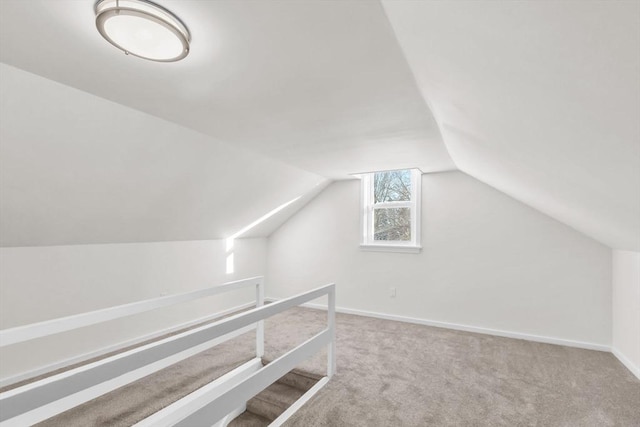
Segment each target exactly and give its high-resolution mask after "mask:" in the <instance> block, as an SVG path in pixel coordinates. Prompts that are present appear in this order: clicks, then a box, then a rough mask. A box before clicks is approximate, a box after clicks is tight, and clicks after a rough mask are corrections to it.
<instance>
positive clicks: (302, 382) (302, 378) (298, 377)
mask: <svg viewBox="0 0 640 427" xmlns="http://www.w3.org/2000/svg"><path fill="white" fill-rule="evenodd" d="M321 378H322V376H320V375H315V374H310V373H308V372H304V371H298V370H296V369H294V370H293V371H291V372H289V373H287V374H285V375H284V376H283V377H282V378H280V379H279V380H278V382H279V383H280V384H285V385H288V386H290V387H294V388H297V389H298V390H302V391H303V392H307V391H309V390H310V389H311V387H313V386H314V385H316V383H317V382H318V381H319V380H320V379H321Z"/></svg>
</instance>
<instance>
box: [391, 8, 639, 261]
mask: <svg viewBox="0 0 640 427" xmlns="http://www.w3.org/2000/svg"><path fill="white" fill-rule="evenodd" d="M383 4H384V7H385V10H386V12H387V15H388V17H389V19H390V22H391V24H392V27H393V29H394V31H395V33H396V35H397V37H398V40H399V43H400V45H401V47H402V49H403V50H404V53H405V55H406V57H407V60H408V62H409V65H410V66H411V68H412V70H413V72H414V74H415V77H416V79H417V82H418V85H419V87H420V90H421V91H422V94H423V96H424V97H425V99H426V100H427V101H428V104H429V105H430V106H431V109H432V110H433V113H434V116H435V118H436V120H437V122H438V124H439V126H440V129H441V132H442V134H443V138H444V141H445V143H446V145H447V147H448V149H449V151H450V153H451V156H452V158H453V160H454V162H455V163H456V165H457V166H458V167H459V168H460V169H461V170H463V171H464V172H466V173H468V174H470V175H472V176H474V177H475V178H477V179H479V180H481V181H484V182H485V183H487V184H489V185H492V186H493V187H495V188H497V189H499V190H502V191H503V192H505V193H507V194H509V195H511V196H512V197H514V198H516V199H519V200H521V201H523V202H525V203H527V204H529V205H531V206H533V207H534V208H537V209H538V210H540V211H542V212H544V213H546V214H548V215H550V216H552V217H554V218H556V219H558V220H560V221H562V222H564V223H566V224H568V225H570V226H572V227H574V228H575V229H577V230H579V231H582V232H583V233H585V234H587V235H588V236H591V237H593V238H595V239H596V240H599V241H601V242H603V243H605V244H607V245H609V246H611V247H613V248H618V249H628V250H635V251H638V250H640V2H638V1H616V2H608V1H553V2H551V1H549V2H544V1H541V2H538V1H524V2H494V1H475V0H474V1H455V2H436V1H434V2H430V1H429V2H405V1H400V2H396V1H385V2H384V3H383Z"/></svg>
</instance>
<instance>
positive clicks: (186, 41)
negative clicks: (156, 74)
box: [95, 0, 191, 62]
mask: <svg viewBox="0 0 640 427" xmlns="http://www.w3.org/2000/svg"><path fill="white" fill-rule="evenodd" d="M107 2H112V3H114V4H115V5H116V6H107V7H105V8H104V9H102V10H100V5H101V4H103V3H107ZM126 3H141V4H144V6H145V7H150V8H152V9H155V10H157V11H158V12H159V15H160V16H158V15H155V14H152V13H150V12H147V11H145V10H144V9H135V8H132V7H129V6H119V5H118V2H117V1H115V0H100V1H98V2H97V3H96V5H95V10H96V28H97V30H98V32H99V33H100V35H101V36H102V37H103V38H104V39H105V40H107V41H108V42H109V43H110V44H112V45H113V46H115V47H116V48H118V49H120V50H121V51H123V52H124V53H125V54H127V55H133V56H136V57H138V58H142V59H147V60H149V61H156V62H175V61H179V60H181V59H183V58H185V57H186V56H187V55H188V54H189V48H190V46H189V45H190V41H191V34H190V33H189V30H188V29H187V27H186V25H184V23H183V22H182V21H181V20H180V18H178V17H177V16H175V15H174V14H173V13H171V11H169V10H167V9H165V8H163V7H162V6H159V5H157V4H155V3H151V2H149V1H146V0H127V1H126ZM120 15H129V16H135V17H138V18H142V19H146V20H148V21H152V22H154V23H156V24H158V25H160V26H162V27H164V28H165V29H167V30H169V31H170V32H172V33H173V34H174V35H175V36H176V37H177V39H178V40H179V41H180V43H181V44H182V50H181V52H180V54H179V55H177V56H174V57H171V58H152V57H147V56H144V55H141V54H139V53H134V52H131V51H130V50H127V48H126V47H124V46H121V45H120V44H118V43H116V42H115V41H114V40H113V39H112V38H111V37H109V35H108V34H107V32H106V31H105V23H106V21H107V20H108V19H110V18H112V17H114V16H120ZM164 16H166V17H168V18H170V19H172V20H174V21H175V22H171V21H169V20H168V19H164Z"/></svg>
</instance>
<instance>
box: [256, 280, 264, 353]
mask: <svg viewBox="0 0 640 427" xmlns="http://www.w3.org/2000/svg"><path fill="white" fill-rule="evenodd" d="M263 305H264V277H260V279H259V280H258V283H257V284H256V308H257V307H262V306H263ZM263 356H264V320H260V321H258V323H257V324H256V357H260V358H262V357H263Z"/></svg>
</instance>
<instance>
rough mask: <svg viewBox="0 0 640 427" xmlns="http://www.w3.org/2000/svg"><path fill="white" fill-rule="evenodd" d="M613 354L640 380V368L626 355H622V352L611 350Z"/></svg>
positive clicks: (615, 349)
mask: <svg viewBox="0 0 640 427" xmlns="http://www.w3.org/2000/svg"><path fill="white" fill-rule="evenodd" d="M611 353H613V355H614V356H615V357H617V358H618V360H619V361H620V362H621V363H622V364H623V365H624V366H625V367H626V368H627V369H628V370H630V371H631V373H632V374H633V375H635V376H636V378H638V379H639V380H640V367H638V366H636V365H635V364H634V363H633V362H632V361H631V360H629V359H628V358H627V356H625V355H624V354H622V353H621V352H620V350H618V349H617V348H615V347H612V348H611Z"/></svg>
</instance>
